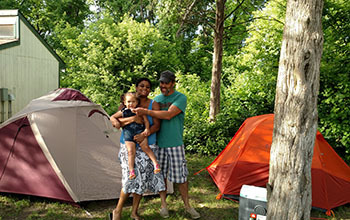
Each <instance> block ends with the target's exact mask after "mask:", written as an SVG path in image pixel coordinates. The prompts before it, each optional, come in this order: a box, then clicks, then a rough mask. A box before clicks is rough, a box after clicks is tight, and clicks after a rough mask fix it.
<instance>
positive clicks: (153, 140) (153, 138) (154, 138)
mask: <svg viewBox="0 0 350 220" xmlns="http://www.w3.org/2000/svg"><path fill="white" fill-rule="evenodd" d="M152 105H153V100H152V99H151V102H150V103H149V106H148V109H149V110H152ZM147 119H148V121H149V126H150V127H151V126H152V125H153V118H152V117H151V116H149V115H147ZM147 141H148V145H152V144H155V143H156V141H157V132H155V133H153V134H151V135H150V136H148V138H147ZM120 143H122V144H125V141H124V135H123V132H121V135H120Z"/></svg>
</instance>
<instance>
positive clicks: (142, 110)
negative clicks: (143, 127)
mask: <svg viewBox="0 0 350 220" xmlns="http://www.w3.org/2000/svg"><path fill="white" fill-rule="evenodd" d="M132 111H133V112H134V113H136V115H138V116H142V115H147V109H146V108H135V109H133V110H132Z"/></svg>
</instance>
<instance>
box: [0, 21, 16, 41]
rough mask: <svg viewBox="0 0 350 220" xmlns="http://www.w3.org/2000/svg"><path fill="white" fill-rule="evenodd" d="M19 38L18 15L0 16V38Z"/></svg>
mask: <svg viewBox="0 0 350 220" xmlns="http://www.w3.org/2000/svg"><path fill="white" fill-rule="evenodd" d="M17 38H18V17H17V16H16V17H0V39H17Z"/></svg>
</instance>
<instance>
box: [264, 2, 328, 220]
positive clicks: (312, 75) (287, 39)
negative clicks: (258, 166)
mask: <svg viewBox="0 0 350 220" xmlns="http://www.w3.org/2000/svg"><path fill="white" fill-rule="evenodd" d="M322 8H323V0H288V3H287V12H286V22H285V27H284V33H283V42H282V49H281V56H280V62H279V71H278V79H277V86H276V100H275V119H274V131H273V140H272V145H271V152H270V172H269V182H268V184H267V190H268V194H267V197H268V211H267V214H268V216H267V219H276V220H280V219H307V220H309V219H310V211H311V199H312V198H311V196H312V193H311V163H312V156H313V148H314V143H315V136H316V131H317V118H318V112H317V96H318V91H319V75H320V62H321V56H322V47H323V33H322V23H321V17H322ZM314 184H317V183H314Z"/></svg>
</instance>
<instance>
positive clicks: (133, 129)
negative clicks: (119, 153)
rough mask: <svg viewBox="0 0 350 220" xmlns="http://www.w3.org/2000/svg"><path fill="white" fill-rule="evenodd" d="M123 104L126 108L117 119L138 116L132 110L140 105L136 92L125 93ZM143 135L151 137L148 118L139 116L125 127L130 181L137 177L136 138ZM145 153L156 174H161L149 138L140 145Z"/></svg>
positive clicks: (118, 114)
mask: <svg viewBox="0 0 350 220" xmlns="http://www.w3.org/2000/svg"><path fill="white" fill-rule="evenodd" d="M122 102H123V103H124V108H123V109H122V110H120V111H119V112H117V114H116V115H115V117H116V118H120V117H123V118H125V117H131V116H134V115H136V114H135V113H133V112H132V109H134V108H136V107H137V106H138V104H139V99H138V97H137V96H136V93H134V92H128V93H125V94H124V96H123V98H122ZM139 133H142V134H143V135H147V136H148V135H150V130H149V121H148V119H147V116H146V115H144V116H137V118H136V122H133V123H131V124H128V125H125V126H124V127H123V134H124V140H125V145H126V148H127V149H128V165H129V179H134V178H135V177H136V175H135V171H134V163H135V154H136V142H135V141H134V136H135V135H136V134H139ZM139 145H140V147H141V149H142V150H143V152H145V153H146V154H147V155H148V157H149V158H150V159H151V160H152V162H153V165H154V173H155V174H157V173H159V172H160V166H159V164H158V161H157V158H156V156H155V155H154V153H153V151H152V150H151V148H150V147H149V146H148V142H147V138H145V139H144V140H143V141H142V142H141V143H139Z"/></svg>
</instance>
